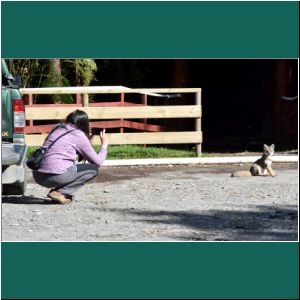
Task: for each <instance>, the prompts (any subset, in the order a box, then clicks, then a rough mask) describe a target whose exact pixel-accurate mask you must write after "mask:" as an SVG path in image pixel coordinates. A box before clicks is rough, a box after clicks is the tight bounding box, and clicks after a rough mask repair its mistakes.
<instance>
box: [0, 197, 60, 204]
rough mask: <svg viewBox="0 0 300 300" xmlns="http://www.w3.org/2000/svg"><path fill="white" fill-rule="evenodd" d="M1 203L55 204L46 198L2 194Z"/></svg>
mask: <svg viewBox="0 0 300 300" xmlns="http://www.w3.org/2000/svg"><path fill="white" fill-rule="evenodd" d="M2 203H10V204H42V205H44V204H46V205H47V204H50V205H51V204H56V203H55V202H54V201H52V200H51V199H48V198H38V197H32V196H2Z"/></svg>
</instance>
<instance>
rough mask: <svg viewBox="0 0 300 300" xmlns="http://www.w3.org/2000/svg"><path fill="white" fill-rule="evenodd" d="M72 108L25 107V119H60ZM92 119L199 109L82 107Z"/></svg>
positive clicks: (186, 113) (193, 114) (190, 113)
mask: <svg viewBox="0 0 300 300" xmlns="http://www.w3.org/2000/svg"><path fill="white" fill-rule="evenodd" d="M73 110H74V108H72V107H60V108H59V109H53V108H52V109H50V108H47V110H45V108H43V107H27V108H26V109H25V112H26V119H27V120H61V119H64V118H65V117H66V116H67V115H68V114H69V113H71V112H72V111H73ZM80 110H83V111H85V112H86V113H87V114H88V116H89V118H90V119H91V120H92V119H120V118H126V119H141V118H147V119H151V118H200V117H201V111H200V107H199V106H197V105H186V106H180V105H178V106H140V107H83V108H81V109H80Z"/></svg>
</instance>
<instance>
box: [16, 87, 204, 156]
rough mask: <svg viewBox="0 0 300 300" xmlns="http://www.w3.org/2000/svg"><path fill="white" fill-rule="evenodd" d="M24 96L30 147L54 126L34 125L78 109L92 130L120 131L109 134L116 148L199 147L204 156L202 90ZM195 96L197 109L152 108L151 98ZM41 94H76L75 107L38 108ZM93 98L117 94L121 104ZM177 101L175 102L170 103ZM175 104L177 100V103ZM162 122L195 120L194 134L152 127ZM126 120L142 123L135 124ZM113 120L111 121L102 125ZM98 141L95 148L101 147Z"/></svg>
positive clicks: (75, 90)
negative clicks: (131, 97) (138, 98)
mask: <svg viewBox="0 0 300 300" xmlns="http://www.w3.org/2000/svg"><path fill="white" fill-rule="evenodd" d="M21 93H22V94H23V95H24V97H25V98H27V104H26V105H25V112H26V121H27V125H26V128H25V133H26V143H27V145H28V146H40V145H42V143H43V141H44V139H45V137H46V135H47V133H48V132H49V131H50V130H51V128H52V127H53V124H50V125H49V124H48V125H47V124H46V125H44V124H43V125H34V124H33V121H44V122H45V120H49V121H50V120H62V119H64V118H65V117H66V116H67V115H68V114H69V113H70V112H72V111H73V110H74V109H81V110H83V111H85V112H86V113H87V114H88V116H89V118H90V121H91V126H93V127H102V128H116V127H120V133H108V134H107V135H108V138H109V143H110V144H112V145H114V144H188V143H189V144H195V145H196V153H197V156H200V155H201V143H202V132H201V89H199V88H191V89H190V88H180V89H129V88H126V87H122V86H117V87H58V88H32V89H31V88H26V89H21ZM176 93H180V94H183V93H193V94H194V97H195V104H194V105H164V106H162V105H155V106H153V105H152V106H151V105H148V103H147V102H148V101H147V97H162V96H163V95H165V94H176ZM39 94H44V95H46V94H48V95H50V94H76V103H74V104H34V103H33V95H39ZM90 94H117V95H119V101H117V102H98V103H89V95H90ZM127 94H140V95H142V103H141V104H137V103H130V102H126V101H125V95H127ZM170 101H173V99H170ZM174 101H175V100H174ZM154 118H155V119H159V118H194V119H195V130H194V131H177V132H168V131H163V130H164V128H163V126H160V125H154V124H148V121H147V120H148V119H154ZM126 119H141V122H133V121H129V120H126ZM99 120H109V121H99ZM124 128H132V129H137V130H143V131H144V132H130V133H125V132H124ZM99 142H100V141H99V137H95V138H94V139H93V141H92V143H93V144H99Z"/></svg>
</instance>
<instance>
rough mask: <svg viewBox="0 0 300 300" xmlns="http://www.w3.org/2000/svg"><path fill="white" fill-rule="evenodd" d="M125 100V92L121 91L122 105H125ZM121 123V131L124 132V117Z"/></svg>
mask: <svg viewBox="0 0 300 300" xmlns="http://www.w3.org/2000/svg"><path fill="white" fill-rule="evenodd" d="M124 100H125V94H124V93H121V95H120V105H121V106H124ZM121 125H122V127H120V133H124V119H121Z"/></svg>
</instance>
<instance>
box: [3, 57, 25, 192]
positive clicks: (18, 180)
mask: <svg viewBox="0 0 300 300" xmlns="http://www.w3.org/2000/svg"><path fill="white" fill-rule="evenodd" d="M1 66H2V98H1V99H2V100H1V101H2V119H1V121H2V122H1V129H2V143H1V148H2V149H1V150H2V151H1V152H2V192H3V194H5V195H23V194H24V193H25V190H26V172H25V159H26V144H25V135H24V129H25V123H26V121H25V106H24V100H23V98H22V96H21V94H20V91H19V85H21V78H20V77H19V76H15V77H14V76H12V75H11V73H10V72H9V70H8V68H7V65H6V62H5V60H4V59H2V60H1Z"/></svg>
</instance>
